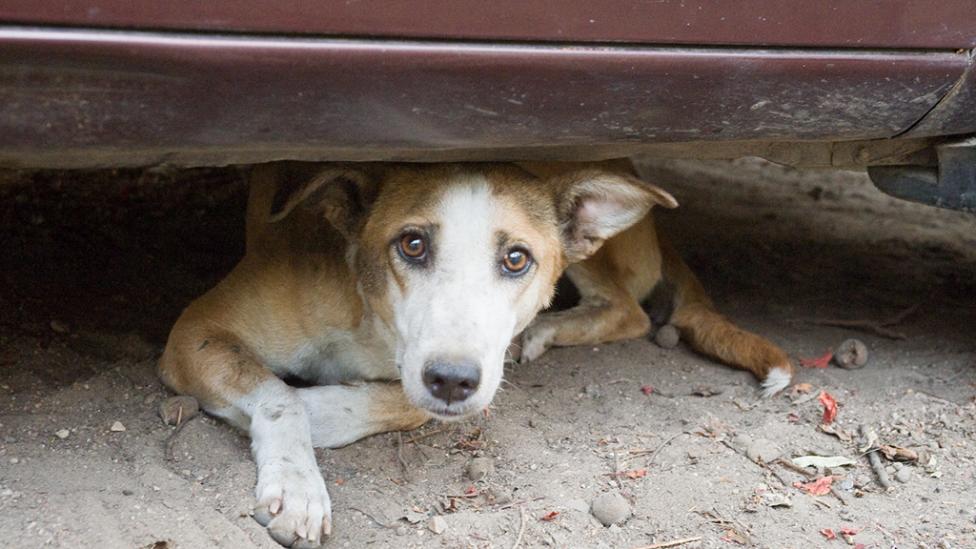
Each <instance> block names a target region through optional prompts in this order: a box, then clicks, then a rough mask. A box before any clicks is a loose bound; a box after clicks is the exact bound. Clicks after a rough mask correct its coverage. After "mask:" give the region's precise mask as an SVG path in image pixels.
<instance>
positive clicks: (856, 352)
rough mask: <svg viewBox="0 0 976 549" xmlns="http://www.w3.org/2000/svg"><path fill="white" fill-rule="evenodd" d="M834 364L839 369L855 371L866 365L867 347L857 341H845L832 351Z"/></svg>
mask: <svg viewBox="0 0 976 549" xmlns="http://www.w3.org/2000/svg"><path fill="white" fill-rule="evenodd" d="M834 363H836V364H837V365H838V366H840V367H841V368H846V369H848V370H857V369H858V368H863V367H864V365H865V364H867V363H868V347H867V345H865V344H864V343H863V342H861V340H859V339H847V340H844V342H843V343H841V344H840V345H839V346H838V347H837V350H836V351H834Z"/></svg>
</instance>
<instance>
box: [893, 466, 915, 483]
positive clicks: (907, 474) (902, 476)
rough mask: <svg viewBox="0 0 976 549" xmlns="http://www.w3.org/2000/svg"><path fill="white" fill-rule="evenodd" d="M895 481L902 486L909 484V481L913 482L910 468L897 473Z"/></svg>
mask: <svg viewBox="0 0 976 549" xmlns="http://www.w3.org/2000/svg"><path fill="white" fill-rule="evenodd" d="M895 480H897V481H898V482H900V483H902V484H905V483H907V482H908V481H910V480H912V470H911V469H909V468H908V467H904V468H902V469H899V470H898V472H897V473H895Z"/></svg>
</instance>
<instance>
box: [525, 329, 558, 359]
mask: <svg viewBox="0 0 976 549" xmlns="http://www.w3.org/2000/svg"><path fill="white" fill-rule="evenodd" d="M555 334H556V330H555V329H554V328H553V327H552V326H548V325H546V324H532V325H531V326H529V327H528V328H526V329H525V331H524V332H522V356H521V357H520V358H519V364H525V363H527V362H532V361H533V360H535V359H537V358H539V357H540V356H542V354H543V353H545V352H546V350H547V349H548V348H549V346H550V344H551V343H552V338H553V336H554V335H555Z"/></svg>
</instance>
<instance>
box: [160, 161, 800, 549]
mask: <svg viewBox="0 0 976 549" xmlns="http://www.w3.org/2000/svg"><path fill="white" fill-rule="evenodd" d="M655 204H657V205H661V206H664V207H667V208H674V207H676V206H677V202H676V201H675V199H674V198H673V197H672V196H671V195H670V194H668V193H667V192H665V191H664V190H662V189H660V188H658V187H656V186H654V185H650V184H648V183H645V182H643V181H640V180H639V179H638V178H637V177H636V176H635V175H634V172H633V171H632V168H631V167H630V164H629V163H628V162H609V163H600V164H588V165H578V164H525V165H522V166H515V165H511V164H446V165H445V164H433V165H420V164H413V165H409V164H360V165H355V164H348V165H325V166H323V165H311V164H295V163H280V164H269V165H262V166H257V167H255V168H254V169H253V172H252V174H251V194H250V198H249V201H248V213H247V252H246V254H245V257H244V259H243V260H242V261H241V262H240V264H239V265H238V266H237V267H236V268H235V269H234V270H233V272H231V273H230V275H229V276H228V277H227V278H226V279H224V280H223V281H222V282H221V283H220V284H219V285H218V286H217V287H216V288H214V289H213V290H211V291H210V292H208V293H207V294H206V295H204V296H203V297H201V298H199V299H198V300H196V301H195V302H193V303H192V304H191V305H190V306H189V307H188V308H187V309H186V311H184V312H183V314H182V316H181V317H180V319H179V320H178V321H177V323H176V325H175V326H174V327H173V331H172V333H171V334H170V337H169V342H168V344H167V346H166V351H165V353H164V354H163V357H162V359H161V361H160V365H159V367H160V375H161V377H162V379H163V381H164V382H165V383H166V384H167V385H168V386H169V387H171V388H172V389H174V390H175V391H177V392H180V393H184V394H189V395H193V396H195V397H196V398H197V399H199V400H200V402H201V404H202V406H203V408H204V409H205V410H206V411H207V412H209V413H210V414H213V415H215V416H218V417H221V418H224V419H225V420H227V421H228V422H230V423H231V424H233V425H236V426H238V427H240V428H241V429H244V430H246V431H247V432H248V433H249V434H250V436H251V439H252V449H253V454H254V459H255V461H256V462H257V470H258V474H257V477H258V478H257V488H256V497H257V503H256V506H255V512H254V516H255V518H256V519H257V520H258V521H259V522H260V523H261V524H263V525H266V526H267V527H268V529H269V531H270V533H271V535H272V537H273V538H274V539H275V540H277V541H278V542H279V543H281V544H283V545H286V546H287V545H291V546H296V547H297V546H314V545H317V544H319V543H320V542H321V541H322V540H323V538H324V537H325V536H327V535H328V534H329V533H330V531H331V526H332V517H331V506H330V502H329V494H328V492H327V491H326V487H325V483H324V481H323V479H322V475H321V473H320V471H319V468H318V465H317V463H316V460H315V455H314V453H313V451H312V448H313V447H338V446H343V445H345V444H349V443H351V442H353V441H355V440H358V439H360V438H363V437H365V436H368V435H371V434H374V433H380V432H384V431H393V430H405V429H413V428H415V427H417V426H419V425H421V424H423V423H424V422H425V421H427V420H428V419H429V418H431V417H436V418H441V419H454V418H459V417H463V416H466V415H469V414H472V413H474V412H477V411H480V410H482V409H484V408H485V407H486V406H488V404H489V403H490V402H491V400H492V398H493V396H494V395H495V392H496V390H497V389H498V386H499V383H500V382H501V379H502V372H503V363H504V359H505V354H506V349H507V348H508V346H509V343H510V342H511V340H512V338H513V337H515V336H516V335H518V334H520V333H521V334H522V361H523V362H524V361H527V360H531V359H534V358H536V357H538V356H539V355H541V354H542V353H543V352H545V350H546V349H547V348H549V347H550V346H557V345H577V344H595V343H601V342H606V341H613V340H618V339H624V338H632V337H638V336H642V335H644V334H646V333H647V332H648V331H649V329H650V327H651V321H650V320H649V318H648V316H647V314H646V313H645V312H644V310H643V309H642V308H641V302H643V301H646V300H647V299H649V298H651V297H652V294H654V299H655V300H656V301H661V299H660V298H661V296H664V298H665V299H664V301H666V307H664V309H665V310H666V312H665V313H664V314H663V315H662V317H661V318H658V319H655V320H656V321H657V322H671V323H672V324H674V325H675V326H676V327H678V329H679V330H680V332H681V335H682V336H683V338H684V339H685V341H687V342H688V343H689V344H690V345H691V346H692V347H694V348H695V349H697V350H699V351H701V352H703V353H705V354H707V355H710V356H713V357H715V358H717V359H719V360H721V361H723V362H726V363H728V364H730V365H733V366H737V367H740V368H745V369H748V370H751V371H752V372H753V373H755V374H756V376H757V377H758V378H759V379H760V380H761V381H762V385H763V387H764V389H765V393H766V394H772V393H774V392H776V391H778V390H780V389H782V388H784V387H785V386H786V385H787V384H788V382H789V380H790V377H791V366H790V362H789V360H788V358H787V356H786V354H785V353H783V351H781V350H780V349H779V348H777V347H776V346H775V345H773V344H771V343H769V342H768V341H766V340H764V339H762V338H760V337H759V336H756V335H753V334H751V333H749V332H746V331H743V330H741V329H739V328H737V327H735V326H734V325H733V324H731V323H730V322H729V321H727V320H726V319H724V318H723V317H721V316H720V315H718V314H717V313H716V312H715V311H714V309H713V308H712V306H711V304H710V302H709V300H708V298H707V297H706V295H705V293H704V291H703V289H702V287H701V285H700V284H699V283H698V281H697V280H696V279H695V277H694V275H693V274H692V273H691V271H690V270H689V269H688V267H687V266H686V265H685V264H684V263H683V262H682V261H681V259H680V258H679V257H678V256H677V255H676V254H675V253H674V252H673V251H672V250H671V249H670V247H668V246H667V245H665V244H664V243H663V242H661V241H659V239H658V237H657V235H656V232H655V230H654V224H653V221H652V220H651V217H650V216H649V215H648V211H649V210H650V209H651V207H652V206H654V205H655ZM564 272H565V274H566V275H567V276H568V277H569V278H570V279H571V280H572V282H573V283H575V285H576V286H577V287H578V288H579V290H580V294H581V296H582V299H581V301H580V303H579V305H577V306H576V307H574V308H571V309H569V310H566V311H561V312H554V313H546V314H543V315H540V316H538V317H537V313H538V312H539V311H540V310H542V309H543V308H545V307H547V306H548V305H549V303H550V301H551V299H552V297H553V294H554V291H555V284H556V282H557V280H558V279H559V277H560V276H561V275H562V274H563V273H564ZM655 288H657V290H655ZM533 320H534V322H533ZM287 377H295V378H301V379H303V380H304V381H305V382H307V383H311V384H313V386H311V387H307V388H295V387H292V386H290V385H288V384H286V383H285V382H284V381H283V380H282V378H287Z"/></svg>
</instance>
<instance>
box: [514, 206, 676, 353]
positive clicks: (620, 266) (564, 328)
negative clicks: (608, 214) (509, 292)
mask: <svg viewBox="0 0 976 549" xmlns="http://www.w3.org/2000/svg"><path fill="white" fill-rule="evenodd" d="M649 239H650V240H649ZM649 250H650V251H649ZM655 250H656V246H655V240H654V227H653V224H652V222H651V220H650V219H649V218H645V219H644V220H643V221H641V222H639V223H637V224H636V225H634V226H633V227H631V228H630V229H627V230H626V231H624V232H622V233H620V234H619V235H617V236H616V237H614V238H612V239H610V240H609V241H607V243H606V244H605V245H604V246H603V247H602V248H601V249H600V250H599V251H597V252H596V254H594V255H593V256H592V257H590V258H588V259H586V260H585V261H582V262H580V263H576V264H574V265H571V266H570V267H569V268H568V269H567V270H566V276H567V277H568V278H569V279H570V281H572V282H573V284H574V285H575V286H576V288H577V290H579V293H580V302H579V304H578V305H576V306H575V307H573V308H571V309H567V310H565V311H558V312H551V313H543V314H541V315H539V316H538V317H537V318H536V319H535V320H534V321H533V322H532V324H531V325H529V327H528V328H526V330H525V332H524V333H523V334H522V344H521V349H520V351H521V356H520V359H519V360H520V361H521V362H528V361H531V360H535V359H536V358H538V357H539V356H540V355H542V354H543V353H544V352H545V351H546V349H548V348H549V347H553V346H557V347H565V346H572V345H596V344H598V343H607V342H610V341H619V340H623V339H632V338H635V337H641V336H643V335H645V334H646V333H647V332H648V330H650V328H651V323H650V320H649V319H648V318H647V314H645V313H644V310H643V309H642V308H641V306H640V303H639V302H638V296H641V295H644V294H646V293H649V292H650V288H651V287H653V284H654V282H655V281H656V280H658V279H660V273H661V263H660V256H659V255H658V254H657V253H655Z"/></svg>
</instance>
